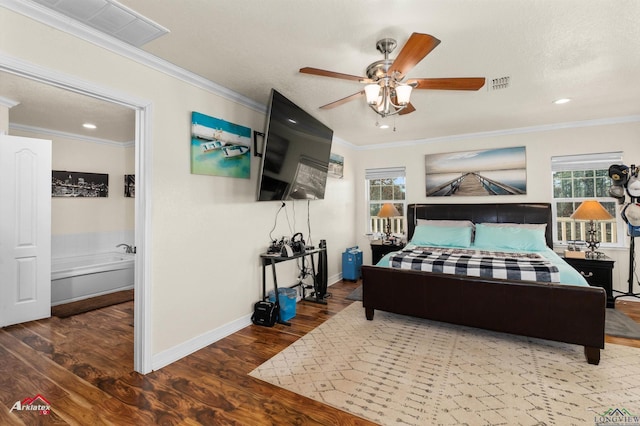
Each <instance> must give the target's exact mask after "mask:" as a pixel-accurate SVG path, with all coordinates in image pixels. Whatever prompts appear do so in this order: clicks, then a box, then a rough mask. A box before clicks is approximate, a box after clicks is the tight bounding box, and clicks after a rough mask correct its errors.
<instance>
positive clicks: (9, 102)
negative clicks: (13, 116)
mask: <svg viewBox="0 0 640 426" xmlns="http://www.w3.org/2000/svg"><path fill="white" fill-rule="evenodd" d="M16 105H20V102H18V101H14V100H13V99H9V98H5V97H4V96H0V106H3V107H5V108H13V107H14V106H16Z"/></svg>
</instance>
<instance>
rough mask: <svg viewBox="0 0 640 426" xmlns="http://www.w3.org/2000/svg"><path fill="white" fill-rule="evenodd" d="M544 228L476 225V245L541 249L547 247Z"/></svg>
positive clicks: (531, 249)
mask: <svg viewBox="0 0 640 426" xmlns="http://www.w3.org/2000/svg"><path fill="white" fill-rule="evenodd" d="M544 232H545V231H544V229H529V228H522V227H516V226H505V227H495V226H489V225H483V224H481V223H479V224H477V225H476V238H475V241H474V245H476V246H478V247H486V248H496V249H510V250H524V251H540V250H546V249H547V241H546V239H545V235H544Z"/></svg>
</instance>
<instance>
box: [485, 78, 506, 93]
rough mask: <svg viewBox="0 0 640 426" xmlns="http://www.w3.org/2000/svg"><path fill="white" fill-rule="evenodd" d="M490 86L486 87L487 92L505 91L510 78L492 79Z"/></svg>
mask: <svg viewBox="0 0 640 426" xmlns="http://www.w3.org/2000/svg"><path fill="white" fill-rule="evenodd" d="M490 81H491V84H490V85H489V86H488V87H489V90H499V89H506V88H507V87H509V82H510V81H511V77H508V76H507V77H499V78H492V79H491V80H490Z"/></svg>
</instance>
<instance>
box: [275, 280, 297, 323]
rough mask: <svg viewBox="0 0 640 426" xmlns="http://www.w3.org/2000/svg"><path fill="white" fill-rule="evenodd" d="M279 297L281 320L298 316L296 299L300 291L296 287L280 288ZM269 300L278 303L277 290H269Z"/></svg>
mask: <svg viewBox="0 0 640 426" xmlns="http://www.w3.org/2000/svg"><path fill="white" fill-rule="evenodd" d="M278 299H280V320H282V321H288V320H290V319H291V318H293V317H295V316H296V301H297V299H298V292H297V291H296V289H295V288H286V287H285V288H278ZM269 301H270V302H273V303H276V292H275V291H273V290H271V291H270V292H269Z"/></svg>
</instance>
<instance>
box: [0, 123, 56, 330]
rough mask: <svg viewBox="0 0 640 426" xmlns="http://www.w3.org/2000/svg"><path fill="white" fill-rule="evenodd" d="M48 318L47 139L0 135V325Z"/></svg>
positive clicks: (49, 222)
mask: <svg viewBox="0 0 640 426" xmlns="http://www.w3.org/2000/svg"><path fill="white" fill-rule="evenodd" d="M50 316H51V141H49V140H43V139H31V138H22V137H17V136H7V135H0V327H4V326H7V325H11V324H17V323H21V322H25V321H31V320H36V319H40V318H48V317H50Z"/></svg>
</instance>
